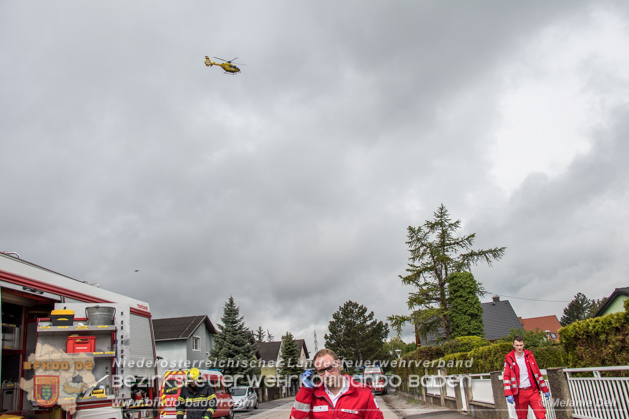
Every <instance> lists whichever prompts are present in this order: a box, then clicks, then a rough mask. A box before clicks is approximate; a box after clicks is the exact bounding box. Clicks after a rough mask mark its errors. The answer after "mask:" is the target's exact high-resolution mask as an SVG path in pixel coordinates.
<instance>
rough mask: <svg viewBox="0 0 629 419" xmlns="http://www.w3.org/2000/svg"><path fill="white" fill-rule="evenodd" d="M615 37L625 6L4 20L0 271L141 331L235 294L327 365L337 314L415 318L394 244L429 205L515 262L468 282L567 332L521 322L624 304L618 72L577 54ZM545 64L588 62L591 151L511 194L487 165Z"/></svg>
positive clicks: (349, 5)
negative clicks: (145, 323) (89, 300)
mask: <svg viewBox="0 0 629 419" xmlns="http://www.w3.org/2000/svg"><path fill="white" fill-rule="evenodd" d="M612 15H613V16H617V17H620V18H621V19H622V18H624V19H626V18H627V16H628V10H627V5H626V4H624V3H623V2H619V1H612V0H610V1H603V2H599V3H597V4H592V3H590V2H584V1H558V2H552V3H548V2H541V1H535V2H519V3H513V2H511V3H500V4H496V3H495V2H489V1H478V2H443V1H394V2H369V3H365V2H358V1H351V2H344V3H338V2H330V1H323V2H310V3H307V2H301V3H298V2H291V1H280V0H277V1H266V2H264V3H246V2H238V1H236V2H229V3H221V2H197V1H186V2H178V3H172V2H161V1H158V2H154V1H152V2H147V1H141V2H133V3H128V2H119V1H111V2H90V3H85V2H77V1H64V2H55V4H50V3H48V2H38V1H35V2H28V3H25V2H19V1H5V2H3V3H2V4H1V5H0V36H1V37H2V39H3V40H4V43H3V48H2V49H1V50H0V64H1V65H0V75H1V76H2V79H3V83H2V84H0V127H1V137H0V138H1V143H2V157H3V158H2V165H1V166H0V175H1V176H2V179H3V182H2V184H1V186H0V192H1V193H2V197H3V199H2V202H3V205H2V207H1V209H0V214H2V217H1V218H0V220H1V221H0V223H1V224H0V226H1V227H0V231H2V233H3V234H2V249H0V250H7V251H18V252H19V253H20V254H21V255H22V257H24V258H25V259H27V260H29V261H32V262H34V263H37V264H40V265H43V266H46V267H49V268H51V269H53V270H56V271H59V272H62V273H64V274H67V275H70V276H73V277H76V278H78V279H82V280H87V281H89V282H94V283H99V284H101V287H103V288H107V289H111V290H112V291H116V292H120V293H123V294H127V295H130V296H133V297H135V298H138V299H140V300H143V301H146V302H148V303H150V304H151V308H152V311H153V313H154V316H156V317H165V316H176V315H191V314H198V313H207V314H209V315H210V317H211V318H212V320H213V321H214V322H215V323H217V322H220V315H221V313H222V308H223V304H224V302H225V301H226V299H227V298H228V297H229V296H230V295H232V296H234V298H235V301H236V303H237V304H238V305H239V306H240V307H241V313H242V314H244V315H245V320H246V322H247V324H248V326H249V327H250V328H252V329H256V328H257V327H258V326H262V327H263V328H264V329H269V330H271V332H272V333H273V334H274V335H275V336H276V337H279V336H281V334H283V333H284V332H286V331H291V332H293V333H294V334H295V335H296V336H297V337H299V338H306V339H307V340H308V342H309V345H311V344H312V336H313V331H315V330H316V331H317V334H318V337H319V345H320V346H322V344H323V335H324V333H326V331H327V323H328V321H329V320H330V319H331V315H332V313H333V312H334V311H335V310H336V309H337V308H338V307H339V306H340V305H342V304H343V303H344V302H345V301H347V300H350V299H351V300H354V301H356V302H359V303H361V304H363V305H366V306H367V307H368V308H369V309H370V310H374V312H375V313H376V317H377V318H379V319H381V320H384V319H385V317H386V316H388V315H391V314H402V313H405V312H406V311H407V308H406V297H407V295H408V292H409V291H411V289H409V288H408V287H405V286H402V285H401V282H400V280H399V278H398V275H400V274H403V273H404V269H405V267H406V263H407V257H408V252H407V249H406V244H405V240H406V227H407V226H409V225H419V224H421V223H422V222H423V221H424V220H426V219H429V218H431V217H432V212H433V211H434V210H435V209H436V208H437V206H438V205H439V204H440V203H444V204H445V205H446V206H447V207H448V209H449V210H450V213H451V215H452V217H453V218H455V219H457V218H460V219H462V221H463V222H464V230H465V232H477V233H478V240H477V244H478V245H479V247H493V246H507V247H508V250H507V254H506V256H505V258H504V260H502V261H500V262H498V263H496V264H495V265H494V266H493V267H492V268H487V267H478V268H476V269H474V273H475V275H476V276H477V279H479V280H480V281H481V282H483V284H484V285H485V287H486V288H487V289H488V290H490V291H491V292H494V293H499V294H503V295H511V296H517V297H521V298H526V299H521V300H518V299H513V300H512V302H513V303H514V306H515V307H516V311H517V312H518V315H520V316H523V317H533V316H536V315H545V314H557V315H560V314H561V311H562V309H563V307H564V306H565V304H563V303H546V302H539V301H537V302H536V301H531V300H534V299H538V300H539V299H547V300H557V301H569V300H571V299H572V297H573V295H574V294H576V293H577V292H585V293H586V295H588V297H590V298H600V297H603V296H605V295H607V294H609V293H611V291H612V290H613V288H614V287H616V286H623V284H622V283H621V282H620V281H622V278H623V276H621V272H623V268H625V267H626V262H624V260H625V258H623V251H622V250H626V249H627V241H626V239H625V238H624V237H626V235H623V234H621V232H625V231H626V227H625V226H624V225H623V223H622V222H623V219H624V215H623V211H622V209H623V208H625V207H626V204H627V186H626V182H624V179H626V178H627V177H626V175H627V173H626V171H627V169H626V167H625V166H624V164H623V162H624V161H626V157H627V149H626V145H625V144H624V143H623V141H622V138H624V136H626V135H625V134H626V133H627V125H626V123H625V122H624V121H626V120H627V118H626V113H627V108H626V105H625V106H624V107H623V106H622V104H617V103H615V102H614V101H613V100H611V99H610V97H611V96H610V92H614V91H616V92H623V91H626V90H627V87H628V86H629V81H628V80H627V79H626V78H625V77H624V76H623V75H622V74H623V73H622V72H619V71H618V69H617V68H616V67H615V66H614V65H611V64H608V63H610V62H621V60H622V59H626V57H627V52H626V48H625V49H624V50H622V51H621V50H618V51H613V50H611V51H608V50H606V51H605V52H604V53H605V54H607V55H605V58H606V60H607V61H606V60H599V59H596V60H594V59H592V58H591V56H589V55H588V54H589V53H588V50H586V49H583V48H586V47H585V46H581V45H579V44H578V42H576V41H574V39H572V38H570V36H569V35H570V34H572V33H576V32H578V31H580V30H584V28H585V29H588V28H589V29H588V30H590V31H592V33H594V34H598V33H601V34H602V33H603V32H604V29H602V28H604V27H606V26H605V25H602V24H600V22H601V21H603V22H605V21H606V19H612V18H611V17H610V16H612ZM561 31H566V32H565V36H561V35H562V34H563V32H561ZM557 33H559V35H557ZM549 34H550V35H549ZM551 35H552V36H551ZM615 36H617V37H619V38H618V39H621V40H622V39H623V38H621V37H623V36H624V37H627V36H628V35H627V31H626V28H625V29H624V30H619V32H618V33H617V34H616V35H615ZM593 38H594V39H595V38H596V37H593ZM619 42H620V43H621V44H622V41H619ZM597 47H598V45H595V46H594V47H592V48H597ZM580 48H581V49H580ZM600 49H602V47H601V48H600ZM547 50H551V51H556V52H565V51H573V54H574V55H575V56H577V57H582V59H581V60H580V61H579V63H578V65H574V66H572V67H570V73H569V75H570V76H572V77H575V78H577V79H578V80H579V82H580V83H581V86H580V89H579V94H581V95H584V97H586V99H584V100H585V101H589V102H587V103H595V104H596V106H594V105H593V108H596V109H597V110H598V111H597V112H598V113H596V115H594V114H593V115H592V119H591V121H589V120H588V121H578V122H579V123H583V124H584V125H585V126H586V127H587V128H588V131H587V132H583V133H581V134H582V135H583V136H584V137H585V138H587V141H588V143H589V149H588V150H587V151H584V152H579V153H576V154H574V150H567V153H569V154H570V155H572V154H574V158H572V159H571V160H570V161H568V163H567V164H566V167H565V168H564V169H562V170H560V171H559V172H558V173H554V172H553V173H550V172H547V171H543V170H542V171H540V170H536V169H535V170H534V169H531V170H529V172H527V174H526V176H525V177H524V179H523V180H522V181H521V182H518V183H517V184H516V186H515V187H513V188H512V189H511V190H508V191H505V190H504V189H503V188H501V187H500V186H499V185H498V184H497V181H496V178H495V176H496V175H495V173H494V172H493V171H492V170H493V169H494V168H495V167H496V164H497V162H496V160H495V159H496V157H495V156H494V155H493V154H492V151H494V150H495V149H496V147H497V144H498V143H500V144H502V145H503V146H505V145H506V146H508V145H509V142H513V143H514V144H515V143H516V142H519V141H522V140H520V139H519V138H500V135H499V134H498V132H499V127H500V126H501V124H503V123H504V121H505V119H506V118H505V115H504V112H505V108H504V106H503V103H504V100H505V98H510V97H514V96H513V95H514V94H515V93H514V91H515V90H517V89H515V88H517V87H518V86H526V83H527V82H531V81H534V82H539V83H552V81H548V80H552V78H549V77H550V76H549V74H550V75H551V76H552V75H554V73H553V71H556V70H555V69H554V67H553V65H552V64H549V61H550V59H551V58H552V57H551V56H544V55H543V53H542V52H543V51H547ZM601 54H603V52H601ZM205 55H208V56H211V57H214V56H219V57H221V58H224V59H232V58H234V57H238V60H237V62H239V63H242V64H243V65H242V66H241V69H242V73H241V74H239V75H236V76H231V75H224V74H222V70H221V69H220V68H217V67H211V68H206V67H205V65H204V64H203V61H204V57H205ZM531 57H535V58H536V59H532V58H531ZM588 57H590V58H588ZM614 60H616V61H614ZM513 68H516V69H517V71H516V70H513ZM566 76H567V75H566ZM549 86H550V87H549V88H551V89H552V85H549ZM557 112H562V110H561V109H557ZM516 118H519V119H518V120H520V121H524V120H525V118H526V115H517V116H516ZM547 118H548V120H549V121H551V122H549V123H551V124H552V120H553V115H548V116H547ZM574 118H576V116H574ZM575 122H577V121H575ZM530 123H531V124H535V123H540V124H541V122H539V121H530ZM566 135H567V134H566ZM531 147H533V146H531ZM537 147H539V146H537ZM536 153H537V154H536ZM544 153H545V150H544V148H539V149H532V150H531V156H533V157H531V156H522V159H525V158H529V159H532V161H531V163H534V162H535V161H534V160H535V159H536V158H537V156H542V155H544ZM508 167H509V165H507V168H508ZM531 167H536V166H535V165H533V164H532V165H531ZM507 174H509V173H507ZM136 270H138V271H137V272H136ZM594 279H596V283H595V284H594V283H593V282H592V281H593V280H594ZM624 285H626V284H624Z"/></svg>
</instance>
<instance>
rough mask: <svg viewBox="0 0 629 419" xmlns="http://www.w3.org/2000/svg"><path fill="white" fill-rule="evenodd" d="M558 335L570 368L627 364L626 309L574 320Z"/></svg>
mask: <svg viewBox="0 0 629 419" xmlns="http://www.w3.org/2000/svg"><path fill="white" fill-rule="evenodd" d="M626 301H629V299H627V300H626ZM559 336H560V341H561V345H562V346H563V348H564V350H565V351H566V354H567V356H568V361H569V364H570V366H571V367H600V366H613V365H627V364H629V350H628V349H627V348H629V311H624V312H620V313H612V314H608V315H606V316H602V317H595V318H593V319H587V320H581V321H577V322H574V323H572V324H570V325H568V326H566V327H563V328H561V329H560V330H559Z"/></svg>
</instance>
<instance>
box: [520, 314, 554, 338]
mask: <svg viewBox="0 0 629 419" xmlns="http://www.w3.org/2000/svg"><path fill="white" fill-rule="evenodd" d="M520 322H522V326H524V330H531V331H535V330H537V329H539V330H541V331H542V332H544V331H546V330H548V331H549V332H550V333H554V334H555V336H557V338H556V339H553V340H555V341H558V340H559V329H561V323H559V320H558V319H557V316H555V315H554V314H553V315H552V316H541V317H531V318H528V319H523V318H520ZM551 339H552V337H551Z"/></svg>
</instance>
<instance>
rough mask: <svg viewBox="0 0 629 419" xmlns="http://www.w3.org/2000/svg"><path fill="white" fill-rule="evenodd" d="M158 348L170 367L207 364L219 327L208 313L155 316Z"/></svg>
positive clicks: (200, 366) (154, 323)
mask: <svg viewBox="0 0 629 419" xmlns="http://www.w3.org/2000/svg"><path fill="white" fill-rule="evenodd" d="M153 331H154V334H155V350H156V352H157V356H158V357H161V358H163V360H164V361H162V362H161V363H160V365H167V366H168V367H167V369H175V368H191V367H192V366H196V367H197V368H205V361H206V360H207V358H208V356H209V354H210V351H211V350H212V347H213V346H214V336H213V335H215V334H216V333H217V331H216V328H215V327H214V325H213V324H212V322H211V321H210V318H209V317H208V316H206V315H198V316H188V317H171V318H165V319H153Z"/></svg>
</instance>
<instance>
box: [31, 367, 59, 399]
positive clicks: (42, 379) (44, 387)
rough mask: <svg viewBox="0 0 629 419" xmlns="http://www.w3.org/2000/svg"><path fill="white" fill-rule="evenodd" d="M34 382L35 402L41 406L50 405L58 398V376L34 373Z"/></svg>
mask: <svg viewBox="0 0 629 419" xmlns="http://www.w3.org/2000/svg"><path fill="white" fill-rule="evenodd" d="M34 378H35V382H34V393H35V394H34V396H35V402H37V404H38V405H39V406H41V407H51V406H54V405H55V403H57V400H58V399H59V376H58V375H36V376H35V377H34Z"/></svg>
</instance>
